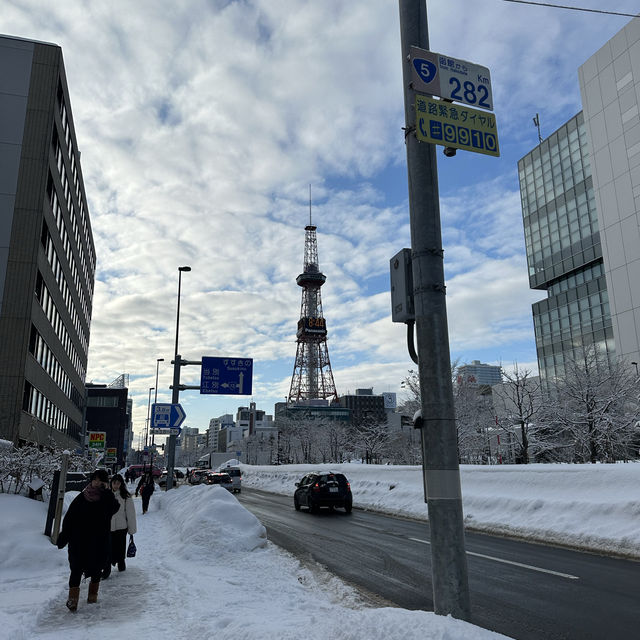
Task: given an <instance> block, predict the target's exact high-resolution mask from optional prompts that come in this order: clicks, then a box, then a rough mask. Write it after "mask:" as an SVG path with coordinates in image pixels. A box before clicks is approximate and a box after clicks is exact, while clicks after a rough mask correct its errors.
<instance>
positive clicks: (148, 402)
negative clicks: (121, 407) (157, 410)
mask: <svg viewBox="0 0 640 640" xmlns="http://www.w3.org/2000/svg"><path fill="white" fill-rule="evenodd" d="M152 391H153V387H149V400H148V401H147V428H146V429H145V434H144V446H145V447H148V446H149V414H150V411H151V392H152Z"/></svg>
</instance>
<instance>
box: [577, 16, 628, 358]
mask: <svg viewBox="0 0 640 640" xmlns="http://www.w3.org/2000/svg"><path fill="white" fill-rule="evenodd" d="M578 78H579V82H580V93H581V96H582V107H583V114H584V122H585V128H586V132H587V136H588V138H589V141H590V149H591V158H592V160H591V170H592V174H593V191H594V199H595V203H596V209H597V211H598V222H599V224H598V228H599V232H600V240H601V247H602V260H603V264H604V273H605V277H606V281H607V291H608V300H609V312H610V327H611V328H610V330H609V333H611V332H612V333H613V338H614V340H615V353H616V355H618V356H621V357H623V358H626V359H627V360H628V361H636V362H640V111H639V103H638V93H639V92H640V19H638V18H634V19H633V20H631V22H629V23H628V24H627V25H626V26H625V27H624V28H623V29H622V30H621V31H619V32H618V33H617V34H616V35H615V36H614V37H613V38H612V39H611V40H609V42H607V43H606V44H605V45H604V46H603V47H602V48H601V49H600V50H599V51H597V52H596V53H594V55H593V56H591V57H590V58H589V59H588V60H587V61H586V62H585V63H584V64H583V65H582V66H581V67H580V68H579V70H578Z"/></svg>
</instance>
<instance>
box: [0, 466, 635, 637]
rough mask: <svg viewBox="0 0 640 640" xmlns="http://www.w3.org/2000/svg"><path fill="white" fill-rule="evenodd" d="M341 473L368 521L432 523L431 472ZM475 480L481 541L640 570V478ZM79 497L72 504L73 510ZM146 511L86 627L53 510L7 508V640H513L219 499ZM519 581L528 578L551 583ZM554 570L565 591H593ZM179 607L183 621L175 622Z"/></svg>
mask: <svg viewBox="0 0 640 640" xmlns="http://www.w3.org/2000/svg"><path fill="white" fill-rule="evenodd" d="M241 466H242V468H243V470H244V477H243V483H244V484H245V486H259V487H260V488H262V489H266V490H268V491H272V492H274V493H282V494H285V495H290V496H292V495H293V489H294V484H293V483H294V481H296V480H299V479H300V477H302V475H304V473H306V472H307V471H308V470H309V468H310V466H311V465H286V466H280V467H251V466H246V465H241ZM315 468H320V467H319V466H316V467H315ZM336 470H337V469H336ZM340 470H342V471H344V472H345V473H346V474H347V477H348V478H349V480H350V482H351V487H352V491H353V495H354V507H355V508H356V509H358V508H362V507H366V508H370V509H375V510H378V511H383V512H387V513H397V514H399V515H407V514H412V516H413V517H423V518H424V517H425V513H426V505H425V504H424V502H423V499H422V481H421V474H420V469H419V467H394V466H380V465H355V464H350V465H342V466H341V467H340ZM461 475H462V494H463V508H464V513H465V519H466V522H467V524H468V525H470V524H472V526H473V527H474V528H476V529H479V530H484V531H487V532H493V533H497V532H502V533H504V532H505V531H506V532H507V533H517V535H518V536H523V537H527V536H530V537H532V538H537V539H543V540H545V539H546V540H548V541H550V542H561V543H564V544H572V545H574V544H575V545H576V546H578V547H590V548H599V549H600V550H604V549H606V550H609V551H613V552H618V553H620V552H622V553H625V554H628V555H630V556H635V557H636V558H640V534H639V533H638V528H637V522H635V526H633V525H634V523H633V515H632V513H631V514H630V512H633V509H634V508H635V509H636V511H637V504H638V501H639V498H640V496H639V494H638V491H639V489H638V487H640V465H639V464H634V463H631V464H619V465H526V466H524V465H520V466H509V467H506V466H505V467H497V466H489V467H488V466H482V467H479V466H478V467H476V466H469V465H464V466H463V467H461ZM391 485H393V487H394V488H393V489H392V490H390V489H389V487H390V486H391ZM76 495H77V492H69V493H68V494H66V495H65V509H66V507H68V505H69V503H70V502H71V500H72V499H73V498H74V497H75V496H76ZM134 501H135V506H136V512H137V520H138V530H137V533H136V534H135V542H136V546H137V549H138V552H137V555H136V557H135V558H133V559H129V560H127V569H126V571H125V572H124V573H120V572H117V571H116V572H112V574H111V577H110V578H109V579H108V580H107V581H103V582H102V583H101V586H100V592H99V597H98V603H97V604H95V605H91V606H89V605H87V604H86V590H87V586H86V582H85V583H83V584H82V585H81V593H80V603H79V606H78V611H77V612H76V613H74V614H72V613H69V612H68V611H67V610H66V608H65V605H64V602H65V600H66V594H67V580H68V563H67V553H66V550H63V551H60V550H58V549H57V548H56V547H55V546H53V545H52V544H51V542H50V541H49V539H48V538H47V537H46V536H44V535H43V534H42V532H43V526H44V522H45V520H46V504H45V503H44V502H39V501H35V500H29V499H27V498H25V497H23V496H16V495H11V494H5V493H2V494H0V511H1V512H2V513H3V518H2V520H1V521H0V575H2V576H3V579H2V581H0V626H1V628H2V629H3V630H4V631H5V632H6V635H7V637H11V638H13V639H14V640H23V639H24V640H27V639H29V640H31V638H39V639H42V640H44V639H46V638H50V639H55V640H58V639H59V638H65V639H66V640H75V639H78V640H84V639H85V638H86V633H87V632H86V629H87V625H91V630H92V631H91V634H92V638H95V640H101V639H102V638H105V639H106V638H114V637H120V638H134V637H139V636H140V634H141V633H145V632H148V631H149V630H150V629H153V634H154V635H155V636H157V637H171V638H192V637H194V636H198V637H209V636H211V637H214V636H216V637H217V636H219V635H223V636H224V637H233V636H234V635H238V636H241V637H244V638H254V639H255V640H267V639H269V640H276V639H277V640H293V639H296V638H299V637H300V629H301V628H304V630H305V631H304V637H305V638H306V639H307V640H321V639H324V638H331V637H333V638H339V639H340V640H383V639H384V640H396V639H397V640H413V639H414V638H415V640H418V639H420V640H489V639H496V640H497V638H504V637H505V636H502V635H499V634H495V633H492V632H490V631H487V630H485V629H481V628H479V627H476V626H473V625H471V624H468V623H465V622H462V621H459V620H454V619H453V618H450V617H443V616H436V615H435V614H433V613H430V612H425V611H409V610H406V609H401V608H390V607H383V606H380V605H379V604H377V605H372V604H371V602H367V601H366V600H364V599H363V597H362V596H360V595H359V594H358V593H357V592H356V591H355V590H353V588H351V587H349V586H348V585H346V584H345V583H343V582H342V581H341V580H339V579H338V578H336V577H335V576H333V575H332V574H330V573H328V572H326V571H325V570H323V569H322V568H321V567H319V566H317V565H314V564H313V563H306V562H301V561H299V560H297V559H296V558H295V557H294V556H292V555H290V554H289V553H287V552H285V551H283V550H281V549H280V548H279V547H277V546H275V545H274V544H272V543H270V542H268V540H267V537H266V530H265V528H264V526H263V525H262V524H261V523H260V522H259V520H258V519H257V518H256V517H255V516H253V514H251V513H249V512H248V511H247V510H245V508H244V507H243V506H242V505H241V504H240V503H239V502H238V501H237V500H236V498H235V497H234V496H233V495H232V494H231V493H229V492H228V491H227V490H226V489H223V488H221V487H219V486H204V485H200V486H195V487H192V486H189V485H183V486H180V487H178V488H177V489H175V490H173V491H170V492H168V493H165V492H161V491H156V492H155V493H154V495H153V496H152V498H151V502H150V508H149V512H148V513H147V514H146V515H144V516H142V514H141V503H140V499H139V498H134ZM634 505H635V507H634ZM291 508H292V509H293V499H292V506H291ZM302 515H304V516H306V514H302ZM353 517H354V518H356V517H357V511H356V512H354V514H353ZM541 525H543V526H542V527H541ZM203 532H205V535H203ZM598 541H600V543H602V545H603V546H599V547H598V546H597V545H598ZM594 544H595V545H596V546H595V547H594ZM427 549H428V546H426V545H425V552H426V553H427V552H428V551H426V550H427ZM486 559H488V560H491V558H487V557H485V560H486ZM495 560H496V561H497V562H509V560H507V559H506V558H495ZM518 567H519V569H518V570H519V571H522V572H523V573H525V574H526V572H527V571H541V570H548V568H547V569H542V568H540V567H533V566H529V565H525V566H523V564H522V563H520V564H518ZM554 569H557V570H558V571H560V574H558V573H557V572H552V573H554V575H555V579H557V580H570V581H571V580H580V579H581V577H580V576H576V575H573V574H567V573H562V567H554ZM142 585H144V586H142ZM248 593H250V597H248V596H247V594H248ZM205 594H206V597H204V596H205ZM185 596H186V597H185ZM198 596H201V597H198ZM471 597H472V598H473V594H471ZM177 603H179V606H180V615H179V616H174V615H167V611H168V610H175V607H176V604H177ZM605 615H606V614H605ZM621 640H623V639H621Z"/></svg>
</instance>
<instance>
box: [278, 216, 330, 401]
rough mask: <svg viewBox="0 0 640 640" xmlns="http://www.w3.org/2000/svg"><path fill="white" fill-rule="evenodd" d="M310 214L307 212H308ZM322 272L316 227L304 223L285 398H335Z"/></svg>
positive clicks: (292, 399)
mask: <svg viewBox="0 0 640 640" xmlns="http://www.w3.org/2000/svg"><path fill="white" fill-rule="evenodd" d="M309 217H311V216H309ZM326 279H327V278H326V276H325V275H324V273H322V272H321V271H320V268H319V266H318V241H317V238H316V227H315V226H314V225H312V224H311V219H309V224H308V225H307V226H306V227H305V241H304V269H303V271H302V273H301V274H300V275H299V276H298V277H297V278H296V283H297V284H298V286H300V287H302V304H301V307H300V320H298V330H297V332H296V342H297V345H298V346H297V349H296V362H295V365H294V367H293V376H292V378H291V389H290V390H289V397H288V401H289V402H290V403H295V404H310V403H311V401H313V400H317V399H325V400H329V401H330V402H331V401H334V400H335V401H337V400H338V394H337V393H336V386H335V384H334V382H333V372H332V371H331V362H330V361H329V351H328V349H327V323H326V321H325V319H324V317H323V315H322V299H321V296H320V287H322V285H323V284H324V283H325V280H326Z"/></svg>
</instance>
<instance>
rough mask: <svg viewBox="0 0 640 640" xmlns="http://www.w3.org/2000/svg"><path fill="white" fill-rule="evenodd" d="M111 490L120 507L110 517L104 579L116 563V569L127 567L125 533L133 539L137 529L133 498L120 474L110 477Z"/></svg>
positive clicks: (103, 572)
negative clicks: (109, 540)
mask: <svg viewBox="0 0 640 640" xmlns="http://www.w3.org/2000/svg"><path fill="white" fill-rule="evenodd" d="M111 490H112V491H113V495H114V496H115V498H116V500H117V501H118V504H119V505H120V509H118V511H116V513H114V514H113V516H112V517H111V557H110V558H109V560H107V562H106V564H105V566H104V569H103V570H102V579H103V580H105V579H106V578H108V577H109V576H110V575H111V567H112V566H115V565H116V564H117V565H118V571H124V570H125V569H126V568H127V565H126V563H125V557H126V554H127V533H128V534H129V535H130V536H131V538H132V539H133V535H134V534H135V532H136V531H137V524H136V510H135V507H134V505H133V498H132V497H131V494H130V493H129V492H128V491H127V487H126V486H125V483H124V480H123V479H122V476H121V475H119V474H116V475H115V476H113V478H111Z"/></svg>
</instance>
